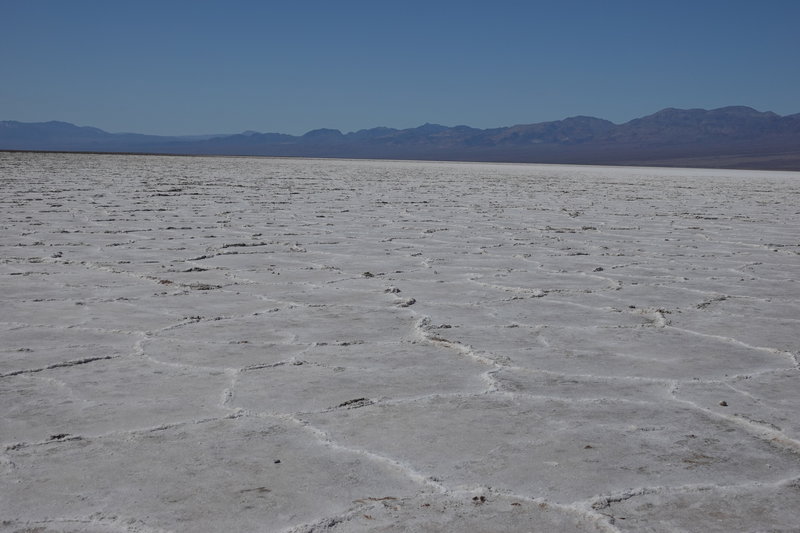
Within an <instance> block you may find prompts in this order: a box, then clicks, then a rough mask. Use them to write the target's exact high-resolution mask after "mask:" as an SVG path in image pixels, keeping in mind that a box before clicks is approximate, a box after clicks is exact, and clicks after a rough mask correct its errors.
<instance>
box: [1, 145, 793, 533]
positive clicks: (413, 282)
mask: <svg viewBox="0 0 800 533" xmlns="http://www.w3.org/2000/svg"><path fill="white" fill-rule="evenodd" d="M0 186H1V187H2V195H1V196H0V202H2V203H1V207H2V210H1V211H0V212H1V213H2V229H3V231H2V234H0V284H2V285H1V286H0V289H2V292H0V294H1V295H2V296H1V298H2V301H0V304H2V306H1V307H0V340H1V341H2V342H0V349H1V350H2V357H0V531H3V532H17V531H30V532H33V531H36V532H67V531H90V532H101V531H102V532H105V531H110V532H134V531H138V532H165V531H192V532H198V531H270V532H271V531H291V532H298V533H299V532H310V531H331V532H337V533H339V532H355V531H359V532H360V531H374V532H377V531H382V532H385V531H398V532H399V531H441V532H446V531H471V532H479V531H484V532H494V531H520V532H523V531H524V532H527V531H568V532H590V531H604V532H615V531H637V532H638V531H703V532H707V531H784V532H785V531H800V526H798V524H800V505H798V502H800V367H799V365H798V357H799V356H798V353H799V352H800V284H799V283H798V278H800V240H799V239H800V237H799V236H800V175H798V174H797V173H786V172H784V173H765V172H743V171H711V170H686V169H644V168H610V167H609V168H603V167H568V166H537V165H499V164H467V163H427V162H426V163H421V162H396V161H343V160H302V159H298V160H290V159H255V158H189V157H150V156H119V155H80V154H22V153H0Z"/></svg>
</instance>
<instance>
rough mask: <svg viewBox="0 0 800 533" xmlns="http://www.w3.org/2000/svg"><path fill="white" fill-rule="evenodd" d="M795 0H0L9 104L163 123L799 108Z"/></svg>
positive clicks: (35, 116)
mask: <svg viewBox="0 0 800 533" xmlns="http://www.w3.org/2000/svg"><path fill="white" fill-rule="evenodd" d="M798 21H800V0H788V1H780V0H762V1H756V0H752V1H737V0H727V1H717V0H692V1H683V0H670V1H659V2H655V1H646V0H638V1H622V0H619V1H616V0H594V1H570V0H561V1H527V2H525V1H504V0H494V1H491V2H490V1H486V2H471V1H465V0H462V1H447V0H441V1H435V0H428V1H424V2H423V1H415V0H404V1H397V0H395V1H391V2H390V1H381V0H370V1H349V0H327V1H312V0H293V1H273V2H270V1H236V0H228V1H226V2H221V1H220V2H211V1H203V0H194V1H177V0H172V1H170V0H159V1H148V0H138V1H136V2H133V1H126V2H123V1H121V0H120V1H112V0H102V1H81V0H71V1H66V0H60V1H42V0H0V120H20V121H25V122H36V121H45V120H63V121H67V122H73V123H75V124H79V125H91V126H96V127H99V128H102V129H105V130H107V131H112V132H121V131H132V132H140V133H154V134H167V135H168V134H202V133H234V132H239V131H244V130H256V131H278V132H284V133H293V134H300V133H304V132H306V131H308V130H311V129H315V128H320V127H328V128H337V129H341V130H342V131H345V132H347V131H354V130H358V129H361V128H369V127H374V126H390V127H395V128H405V127H414V126H418V125H420V124H422V123H424V122H436V123H441V124H445V125H450V126H454V125H457V124H467V125H470V126H474V127H480V128H487V127H496V126H508V125H513V124H519V123H531V122H541V121H546V120H558V119H561V118H565V117H567V116H573V115H592V116H597V117H601V118H607V119H609V120H612V121H614V122H617V123H620V122H625V121H627V120H630V119H633V118H636V117H638V116H642V115H646V114H650V113H653V112H655V111H658V110H659V109H662V108H664V107H681V108H691V107H702V108H715V107H722V106H726V105H749V106H752V107H755V108H756V109H759V110H762V111H767V110H770V111H775V112H776V113H779V114H792V113H798V112H800V25H798Z"/></svg>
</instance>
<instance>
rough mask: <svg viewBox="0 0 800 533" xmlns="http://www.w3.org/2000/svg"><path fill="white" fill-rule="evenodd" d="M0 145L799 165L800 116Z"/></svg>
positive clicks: (4, 146)
mask: <svg viewBox="0 0 800 533" xmlns="http://www.w3.org/2000/svg"><path fill="white" fill-rule="evenodd" d="M0 150H35V151H68V152H73V151H79V152H131V153H154V154H186V155H257V156H295V157H340V158H375V159H422V160H446V161H449V160H454V161H498V162H499V161H503V162H528V163H574V164H601V165H603V164H605V165H649V166H686V167H716V168H750V169H781V170H800V113H798V114H794V115H788V116H780V115H777V114H775V113H772V112H760V111H756V110H755V109H752V108H749V107H743V106H736V107H723V108H720V109H713V110H710V111H709V110H704V109H673V108H669V109H664V110H662V111H659V112H657V113H655V114H653V115H648V116H646V117H642V118H637V119H634V120H631V121H630V122H626V123H624V124H614V123H613V122H609V121H608V120H603V119H599V118H594V117H586V116H577V117H570V118H566V119H564V120H558V121H553V122H540V123H537V124H520V125H516V126H510V127H503V128H491V129H477V128H471V127H468V126H454V127H448V126H441V125H438V124H424V125H422V126H419V127H417V128H408V129H394V128H385V127H379V128H372V129H366V130H360V131H356V132H351V133H342V132H341V131H339V130H334V129H318V130H313V131H309V132H308V133H306V134H305V135H300V136H295V135H286V134H283V133H258V132H251V131H248V132H244V133H239V134H233V135H201V136H185V137H164V136H156V135H140V134H134V133H108V132H106V131H103V130H100V129H97V128H92V127H79V126H75V125H73V124H69V123H66V122H38V123H24V122H15V121H0Z"/></svg>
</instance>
